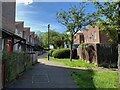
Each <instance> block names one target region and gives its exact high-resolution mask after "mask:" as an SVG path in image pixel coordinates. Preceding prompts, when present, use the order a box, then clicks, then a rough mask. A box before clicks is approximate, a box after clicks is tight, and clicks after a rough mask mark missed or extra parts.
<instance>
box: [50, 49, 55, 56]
mask: <svg viewBox="0 0 120 90" xmlns="http://www.w3.org/2000/svg"><path fill="white" fill-rule="evenodd" d="M54 51H55V49H51V50H50V51H49V55H50V56H51V57H52V54H53V52H54Z"/></svg>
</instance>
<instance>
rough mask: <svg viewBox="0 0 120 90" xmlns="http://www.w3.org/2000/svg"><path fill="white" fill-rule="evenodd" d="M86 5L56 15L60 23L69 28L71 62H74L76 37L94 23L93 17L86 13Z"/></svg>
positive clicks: (82, 4) (80, 4) (72, 7)
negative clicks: (85, 27) (73, 52)
mask: <svg viewBox="0 0 120 90" xmlns="http://www.w3.org/2000/svg"><path fill="white" fill-rule="evenodd" d="M85 6H87V5H86V3H79V5H78V6H77V5H75V6H71V7H70V8H69V10H68V11H65V10H62V9H61V11H59V12H57V13H56V17H57V20H58V22H59V23H61V24H63V25H65V26H66V28H67V30H66V31H67V32H70V44H71V48H70V61H72V46H73V41H74V38H73V37H74V35H75V34H76V33H77V32H78V31H79V30H82V28H83V27H84V26H87V25H88V24H89V23H92V20H93V18H95V16H94V17H93V16H92V15H90V14H89V13H87V14H86V11H85Z"/></svg>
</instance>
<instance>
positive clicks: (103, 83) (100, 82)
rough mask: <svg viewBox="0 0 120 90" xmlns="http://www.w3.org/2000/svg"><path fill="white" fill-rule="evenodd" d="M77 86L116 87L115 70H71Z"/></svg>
mask: <svg viewBox="0 0 120 90" xmlns="http://www.w3.org/2000/svg"><path fill="white" fill-rule="evenodd" d="M70 74H71V76H72V78H73V79H74V80H75V82H76V84H77V86H78V88H118V73H117V71H109V72H107V71H93V70H81V71H71V72H70Z"/></svg>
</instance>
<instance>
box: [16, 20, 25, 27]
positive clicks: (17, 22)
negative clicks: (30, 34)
mask: <svg viewBox="0 0 120 90" xmlns="http://www.w3.org/2000/svg"><path fill="white" fill-rule="evenodd" d="M22 23H24V21H16V22H15V26H17V25H20V24H22Z"/></svg>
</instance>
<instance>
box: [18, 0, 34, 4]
mask: <svg viewBox="0 0 120 90" xmlns="http://www.w3.org/2000/svg"><path fill="white" fill-rule="evenodd" d="M16 2H17V3H24V4H25V5H29V4H31V3H33V0H16Z"/></svg>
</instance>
